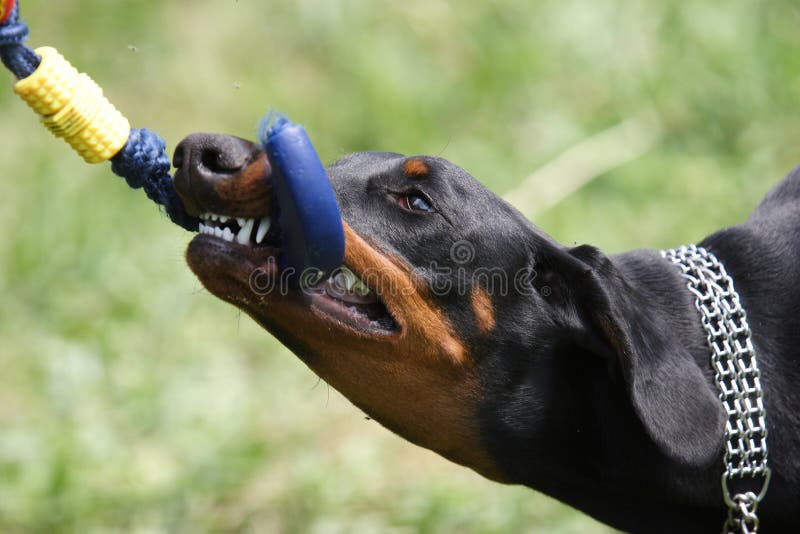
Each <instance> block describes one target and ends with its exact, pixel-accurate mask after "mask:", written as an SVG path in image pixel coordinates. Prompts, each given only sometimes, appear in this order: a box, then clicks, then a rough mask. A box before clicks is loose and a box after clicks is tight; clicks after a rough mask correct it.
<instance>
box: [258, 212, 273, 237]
mask: <svg viewBox="0 0 800 534" xmlns="http://www.w3.org/2000/svg"><path fill="white" fill-rule="evenodd" d="M271 225H272V219H271V218H270V217H264V218H263V219H261V222H259V223H258V230H256V243H261V242H262V241H263V240H264V236H266V235H267V232H269V227H270V226H271Z"/></svg>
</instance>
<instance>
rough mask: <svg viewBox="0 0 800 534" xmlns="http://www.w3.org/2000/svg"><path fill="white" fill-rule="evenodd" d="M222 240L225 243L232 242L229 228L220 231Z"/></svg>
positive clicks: (231, 233)
mask: <svg viewBox="0 0 800 534" xmlns="http://www.w3.org/2000/svg"><path fill="white" fill-rule="evenodd" d="M222 239H224V240H225V241H233V232H231V229H230V228H225V229H224V230H222Z"/></svg>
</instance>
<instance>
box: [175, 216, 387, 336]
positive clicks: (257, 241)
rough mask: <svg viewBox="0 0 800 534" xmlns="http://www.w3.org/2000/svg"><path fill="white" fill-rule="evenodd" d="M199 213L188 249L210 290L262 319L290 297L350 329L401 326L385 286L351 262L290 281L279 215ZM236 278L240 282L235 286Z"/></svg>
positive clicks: (379, 332) (374, 331) (377, 331)
mask: <svg viewBox="0 0 800 534" xmlns="http://www.w3.org/2000/svg"><path fill="white" fill-rule="evenodd" d="M199 218H200V225H199V228H198V234H199V235H197V236H196V237H195V238H194V239H193V240H192V243H191V244H190V246H189V250H188V251H187V259H188V261H189V264H190V266H191V267H192V269H193V270H194V271H195V273H196V274H197V275H198V276H199V277H200V279H201V281H203V283H204V284H205V285H206V287H208V288H209V290H211V291H212V292H213V293H215V294H216V295H217V296H219V297H220V298H223V299H225V300H228V301H231V302H233V303H234V304H237V305H239V306H242V307H244V308H245V309H246V310H247V311H248V312H249V313H251V314H252V315H254V316H255V317H256V319H257V320H259V321H260V322H264V317H263V315H264V310H265V308H264V304H265V303H269V304H270V307H273V306H280V305H281V304H284V303H286V304H289V305H291V306H302V307H304V308H306V310H307V311H309V312H311V313H313V314H314V315H316V316H317V317H318V318H320V319H322V320H324V321H325V322H326V323H328V324H330V325H333V326H334V327H337V328H340V329H344V330H347V331H349V332H351V333H356V334H360V335H371V336H391V335H394V334H396V333H398V332H399V330H400V328H399V326H398V323H397V322H396V321H395V319H394V317H393V316H392V314H391V313H390V312H389V309H388V308H387V306H386V304H385V303H384V301H383V300H382V299H381V298H380V296H379V289H380V288H373V287H370V286H369V285H368V284H367V283H366V282H365V281H364V279H362V277H361V276H359V275H358V274H356V272H354V270H353V269H351V268H350V267H348V266H347V265H342V266H341V267H339V268H337V269H335V270H334V271H333V272H332V273H331V274H330V275H329V276H328V277H326V278H324V279H321V280H314V281H311V282H312V283H309V282H308V281H306V282H305V283H303V284H301V285H299V286H298V285H295V284H290V283H288V282H287V279H286V277H284V276H282V272H281V267H280V255H281V237H282V232H283V230H282V229H281V228H280V225H279V224H278V221H277V220H276V218H275V217H273V216H271V215H266V214H265V215H263V216H261V217H249V218H244V217H236V216H233V215H224V214H216V213H204V214H201V215H200V216H199ZM287 231H290V230H287ZM365 274H366V273H365ZM223 275H224V276H223ZM364 278H366V276H365V277H364ZM231 281H236V282H237V284H236V287H233V286H232V285H231V284H230V282H231ZM245 282H246V286H244V287H242V283H245ZM376 285H377V284H376ZM237 293H238V294H237ZM276 311H279V310H277V309H276V310H272V312H273V313H274V312H276Z"/></svg>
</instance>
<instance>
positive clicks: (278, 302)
mask: <svg viewBox="0 0 800 534" xmlns="http://www.w3.org/2000/svg"><path fill="white" fill-rule="evenodd" d="M175 164H176V167H177V168H178V172H177V175H176V182H175V183H176V188H177V189H178V191H179V193H180V194H181V197H182V199H183V200H184V203H185V205H186V207H187V209H188V210H189V211H191V212H192V213H193V214H195V215H198V216H201V218H202V219H203V227H202V231H201V234H200V235H198V236H197V237H195V238H194V239H193V240H192V242H191V244H190V245H189V249H188V251H187V259H188V262H189V265H190V267H191V269H192V270H193V271H194V272H195V274H196V275H197V276H198V277H199V279H200V280H201V282H202V283H203V285H204V286H205V287H206V288H208V290H209V291H211V293H213V294H214V295H216V296H218V297H219V298H221V299H224V300H225V301H227V302H230V303H231V304H234V305H235V306H238V307H239V308H241V309H242V310H244V311H245V312H247V313H248V314H249V315H251V316H252V317H253V318H254V319H255V320H256V321H257V322H258V323H259V324H261V325H262V326H263V327H264V328H266V329H267V330H268V331H269V332H271V333H272V334H273V335H275V336H276V337H277V338H278V339H279V340H280V341H281V342H283V343H284V344H285V345H286V346H287V347H289V348H290V349H291V350H292V351H293V352H295V353H296V354H297V355H298V356H299V357H300V359H301V360H302V361H303V362H304V363H305V364H307V365H308V366H309V367H310V368H311V369H312V370H313V371H314V372H315V373H317V374H318V375H319V376H320V377H322V378H323V379H324V380H325V381H327V382H328V383H329V384H331V385H332V386H333V387H335V388H336V389H338V390H339V391H341V392H342V393H343V394H344V395H345V396H347V397H348V398H349V399H350V400H351V401H352V402H353V403H354V404H356V405H357V406H358V407H360V408H361V409H362V410H364V411H365V412H366V413H367V414H369V415H370V416H371V417H373V418H374V419H376V420H377V421H379V422H381V423H382V424H383V425H385V426H386V427H387V428H389V429H390V430H392V431H394V432H396V433H398V434H400V435H401V436H403V437H405V438H406V439H408V440H410V441H412V442H413V443H416V444H418V445H420V446H423V447H427V448H429V449H432V450H434V451H436V452H437V453H439V454H441V455H442V456H444V457H446V458H448V459H450V460H452V461H454V462H457V463H459V464H463V465H465V466H468V467H470V468H472V469H474V470H475V471H477V472H479V473H481V474H483V475H484V476H486V477H489V478H491V479H494V480H496V481H499V482H504V483H512V484H524V485H527V486H530V487H532V488H535V489H537V490H540V491H542V492H544V493H547V494H549V495H551V496H553V497H555V498H557V499H559V500H561V501H564V502H566V503H568V504H570V505H572V506H575V507H576V508H578V509H580V510H583V511H585V512H586V513H588V514H590V515H592V516H594V517H596V518H597V519H599V520H601V521H604V522H606V523H608V524H610V525H613V526H615V527H617V528H620V529H624V530H628V531H635V532H718V531H719V529H720V526H721V523H722V521H723V520H724V516H725V506H724V504H723V498H722V494H721V490H720V476H721V472H722V468H723V465H722V459H721V458H722V449H723V426H724V415H723V411H722V406H721V403H720V401H719V400H718V398H717V393H716V389H715V386H714V383H713V380H712V376H711V371H710V366H709V355H708V348H707V347H706V342H705V334H704V332H703V329H702V326H701V324H700V320H699V316H698V313H697V311H696V309H695V307H694V301H693V297H692V295H691V294H690V293H689V291H688V290H687V289H686V284H685V281H684V280H683V279H682V278H681V276H680V274H679V272H678V270H677V269H676V268H675V267H674V266H673V265H671V264H670V263H668V262H667V261H666V260H664V259H662V258H661V257H660V256H659V254H658V253H657V252H655V251H652V250H638V251H633V252H629V253H625V254H619V255H614V256H610V257H609V256H605V255H603V254H602V253H601V252H600V251H599V250H597V249H596V248H593V247H590V246H579V247H576V248H567V247H564V246H562V245H560V244H558V243H556V242H555V241H554V240H553V239H551V238H550V237H549V236H548V235H547V234H545V233H544V232H542V231H541V230H540V229H538V228H537V227H535V226H534V225H533V224H531V223H530V222H529V221H528V220H526V219H525V218H524V217H523V216H522V215H521V214H520V213H518V212H517V211H516V210H515V209H514V208H512V207H511V206H509V205H508V204H507V203H505V202H504V201H502V200H501V199H500V198H498V197H497V196H495V195H494V194H493V193H492V192H490V191H489V190H487V189H486V188H485V187H483V186H482V185H481V184H480V183H479V182H478V181H476V180H475V179H474V178H473V177H472V176H470V175H469V174H468V173H467V172H466V171H464V170H462V169H461V168H459V167H457V166H455V165H453V164H451V163H449V162H447V161H445V160H443V159H440V158H434V157H404V156H402V155H399V154H393V153H358V154H353V155H350V156H347V157H345V158H343V159H341V160H340V161H338V162H336V163H335V164H333V165H332V166H330V167H329V168H328V172H329V176H330V179H331V182H332V184H333V187H334V190H335V192H336V195H337V198H338V202H339V204H340V207H341V211H342V216H343V219H344V223H345V234H346V244H347V245H346V253H345V261H344V266H343V267H344V269H343V270H342V271H341V272H339V273H337V274H336V275H335V276H333V277H331V278H330V279H327V280H324V281H322V282H320V283H319V284H317V285H315V286H313V287H310V288H304V289H302V290H301V289H297V288H291V287H284V286H283V285H282V284H280V283H276V282H278V281H279V280H280V273H279V271H278V267H277V263H276V261H275V259H276V257H277V256H278V254H279V247H280V234H281V231H283V232H288V231H291V229H283V230H281V229H280V228H278V227H277V225H275V224H271V219H270V218H269V216H270V214H271V211H272V208H273V207H272V206H271V202H270V197H271V195H270V187H269V180H268V176H269V174H270V169H269V164H268V162H267V161H266V158H265V157H264V155H263V153H262V152H261V151H260V149H259V148H258V147H256V146H255V145H252V144H251V143H249V142H247V141H243V140H240V139H237V138H233V137H229V136H221V135H211V134H196V135H193V136H190V137H189V138H187V139H186V140H184V142H183V143H182V144H181V145H180V146H179V147H178V149H177V151H176V156H175ZM278 208H279V207H278ZM799 232H800V171H795V172H794V173H793V174H791V175H790V176H789V177H787V178H786V179H784V180H783V181H782V182H781V183H780V184H779V185H778V186H777V187H775V188H774V189H773V190H772V191H771V192H770V193H769V194H768V195H767V197H766V198H765V199H764V200H763V202H762V203H761V204H760V205H759V207H758V208H757V209H756V211H755V212H754V213H753V215H752V216H751V217H750V218H749V219H748V220H747V221H746V222H744V223H743V224H741V225H739V226H735V227H733V228H728V229H725V230H722V231H720V232H717V233H715V234H713V235H712V236H710V237H708V238H707V239H705V241H703V245H704V246H706V247H707V248H708V249H710V250H711V251H712V252H714V253H715V254H716V255H717V256H718V257H719V258H720V260H721V261H722V262H723V263H724V265H725V266H726V268H727V270H728V272H729V273H730V274H731V275H732V276H733V278H734V280H735V282H736V285H737V289H738V291H739V293H740V295H741V300H742V303H743V305H744V307H745V309H746V310H747V313H748V316H749V319H750V324H751V327H752V330H753V340H754V343H755V346H756V349H757V350H758V356H759V360H760V366H761V371H762V376H763V385H764V390H765V403H766V406H767V414H768V426H769V446H770V453H769V461H770V464H771V467H772V470H773V476H772V483H771V486H770V489H769V493H768V494H767V497H766V499H765V500H764V502H763V503H762V504H761V507H760V509H759V516H760V518H761V526H762V529H763V531H764V532H781V533H783V532H798V528H800V458H798V456H797V455H798V452H799V451H800V389H799V388H800V386H798V384H800V287H798V286H796V285H795V283H794V282H795V281H797V280H800V246H798V243H799V242H800V241H798V233H799Z"/></svg>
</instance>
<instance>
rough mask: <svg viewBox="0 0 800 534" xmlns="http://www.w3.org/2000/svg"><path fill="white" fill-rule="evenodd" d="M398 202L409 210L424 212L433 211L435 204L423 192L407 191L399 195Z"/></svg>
mask: <svg viewBox="0 0 800 534" xmlns="http://www.w3.org/2000/svg"><path fill="white" fill-rule="evenodd" d="M397 203H398V204H399V205H400V207H401V208H403V209H404V210H408V211H419V212H422V213H433V212H434V211H435V210H434V209H433V205H432V203H431V201H430V199H428V198H427V197H425V196H424V195H423V194H421V193H407V194H404V195H399V196H398V197H397Z"/></svg>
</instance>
